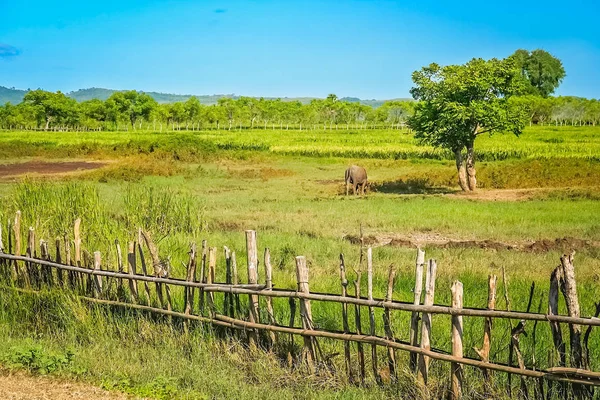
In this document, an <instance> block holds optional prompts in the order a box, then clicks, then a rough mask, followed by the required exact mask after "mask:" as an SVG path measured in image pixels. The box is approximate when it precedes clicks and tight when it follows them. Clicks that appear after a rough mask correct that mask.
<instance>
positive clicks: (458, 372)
mask: <svg viewBox="0 0 600 400" xmlns="http://www.w3.org/2000/svg"><path fill="white" fill-rule="evenodd" d="M451 291H452V308H456V309H461V308H462V307H463V284H462V283H461V282H459V281H454V283H452V289H451ZM462 319H463V318H462V316H461V315H453V316H452V355H453V356H454V357H458V358H462V357H463V341H462V339H463V321H462ZM450 369H451V374H452V375H451V380H450V381H451V390H450V399H451V400H458V399H460V398H461V397H462V386H463V368H462V364H460V363H452V365H451V366H450Z"/></svg>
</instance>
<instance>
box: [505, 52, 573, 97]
mask: <svg viewBox="0 0 600 400" xmlns="http://www.w3.org/2000/svg"><path fill="white" fill-rule="evenodd" d="M510 58H512V59H513V61H514V62H515V64H516V66H517V68H519V70H520V71H521V76H522V77H523V79H524V80H525V82H526V86H527V92H528V93H530V94H536V95H539V96H542V97H548V96H549V95H551V94H552V93H554V91H555V90H556V88H558V86H559V85H560V84H561V82H562V80H563V79H564V78H565V76H566V72H565V69H564V67H563V65H562V61H560V60H559V59H558V58H556V57H554V56H553V55H552V54H550V53H548V52H547V51H545V50H541V49H537V50H533V51H528V50H523V49H519V50H517V51H515V52H514V54H513V55H511V56H510Z"/></svg>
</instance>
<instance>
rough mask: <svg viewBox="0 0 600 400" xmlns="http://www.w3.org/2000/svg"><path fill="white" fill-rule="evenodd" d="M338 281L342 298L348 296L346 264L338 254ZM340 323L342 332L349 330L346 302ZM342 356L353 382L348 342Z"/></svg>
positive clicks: (343, 305)
mask: <svg viewBox="0 0 600 400" xmlns="http://www.w3.org/2000/svg"><path fill="white" fill-rule="evenodd" d="M340 281H341V284H342V299H345V298H346V297H347V296H348V280H347V279H346V265H345V262H344V255H343V254H340ZM341 304H342V324H343V328H344V333H348V332H350V327H349V324H348V304H347V303H344V302H342V303H341ZM344 358H345V362H346V373H347V374H348V380H349V381H350V382H354V374H353V372H352V360H351V359H350V342H349V341H347V340H345V341H344Z"/></svg>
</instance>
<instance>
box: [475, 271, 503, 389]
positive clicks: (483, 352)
mask: <svg viewBox="0 0 600 400" xmlns="http://www.w3.org/2000/svg"><path fill="white" fill-rule="evenodd" d="M497 280H498V277H497V276H496V275H490V276H489V277H488V306H487V309H488V310H494V309H496V282H497ZM492 324H493V319H492V318H491V317H487V318H485V322H484V325H483V345H482V346H481V349H476V348H474V350H475V352H476V353H477V355H479V358H480V359H481V361H483V362H486V363H487V362H489V361H490V347H491V343H492ZM481 371H482V372H483V377H484V379H485V384H486V390H487V391H488V393H489V391H490V390H491V388H492V382H491V374H490V371H489V370H488V369H486V368H482V370H481Z"/></svg>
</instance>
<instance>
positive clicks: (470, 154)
mask: <svg viewBox="0 0 600 400" xmlns="http://www.w3.org/2000/svg"><path fill="white" fill-rule="evenodd" d="M476 173H477V171H475V152H474V150H473V143H470V144H469V145H468V146H467V176H468V179H469V189H470V190H475V189H476V188H477V178H476V177H475V175H476Z"/></svg>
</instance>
